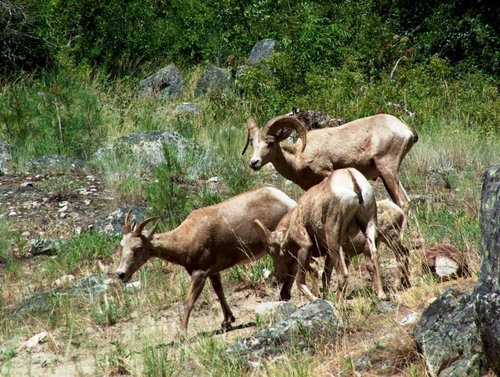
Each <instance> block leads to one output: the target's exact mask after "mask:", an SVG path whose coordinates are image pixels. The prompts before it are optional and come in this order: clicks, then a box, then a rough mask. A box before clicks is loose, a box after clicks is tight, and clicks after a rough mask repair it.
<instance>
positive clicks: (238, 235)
mask: <svg viewBox="0 0 500 377" xmlns="http://www.w3.org/2000/svg"><path fill="white" fill-rule="evenodd" d="M295 205H296V202H295V201H294V200H293V199H291V198H290V197H288V196H287V195H286V194H285V193H283V192H282V191H280V190H278V189H275V188H272V187H263V188H260V189H257V190H253V191H249V192H246V193H242V194H240V195H237V196H235V197H233V198H230V199H228V200H226V201H224V202H222V203H219V204H216V205H212V206H209V207H205V208H200V209H196V210H194V211H192V212H191V214H190V215H189V216H188V217H187V218H186V219H185V220H184V221H183V222H182V223H181V224H180V225H179V226H178V227H177V228H176V229H174V230H172V231H170V232H166V233H161V234H155V232H156V226H154V227H153V228H152V229H151V230H150V231H149V232H144V234H143V230H144V227H145V226H146V224H148V223H149V222H151V221H153V220H156V219H157V217H151V218H148V219H146V220H144V221H143V222H141V223H140V224H138V225H137V226H135V227H133V229H132V227H131V226H130V224H129V216H130V213H129V214H128V215H127V218H126V220H125V226H124V235H123V238H122V240H121V242H120V244H119V246H118V248H119V249H121V255H122V257H121V261H120V265H119V267H118V269H117V270H116V275H117V276H118V277H119V278H120V279H121V280H122V281H123V282H127V281H128V280H129V279H130V278H131V276H132V275H133V274H134V272H135V271H137V270H138V269H139V268H140V267H141V266H142V265H143V264H144V263H146V261H147V260H148V259H149V258H151V257H157V258H163V259H165V260H167V261H169V262H171V263H175V264H178V265H181V266H183V267H184V268H185V269H186V270H187V272H188V273H189V275H190V276H191V292H190V293H189V296H188V298H187V300H186V302H185V304H184V314H183V317H182V329H183V330H184V331H186V330H187V327H188V321H189V315H190V313H191V310H192V308H193V305H194V303H195V302H196V300H197V299H198V297H199V295H200V293H201V291H202V290H203V286H204V285H205V281H206V279H207V278H209V279H210V282H211V283H212V287H213V289H214V291H215V293H216V295H217V297H218V299H219V301H220V305H221V307H222V312H223V314H224V321H223V322H222V327H223V328H224V329H229V328H230V327H231V323H232V322H234V320H235V319H234V316H233V313H232V312H231V310H230V309H229V306H228V304H227V302H226V298H225V296H224V291H223V289H222V285H221V277H220V271H222V270H225V269H227V268H229V267H232V266H234V265H237V264H241V263H246V262H251V261H254V260H255V259H257V258H260V257H262V256H264V255H265V254H266V251H267V250H266V246H265V244H264V242H263V241H262V238H261V237H260V235H259V233H258V231H257V230H256V229H255V227H254V226H253V221H254V220H255V219H259V220H260V221H262V223H263V224H265V226H266V227H268V228H269V229H274V228H275V227H276V225H277V224H278V222H279V221H280V219H281V218H282V217H283V216H284V215H285V214H286V213H288V212H289V211H290V210H292V209H293V208H294V207H295Z"/></svg>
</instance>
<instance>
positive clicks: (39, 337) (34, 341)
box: [17, 331, 49, 351]
mask: <svg viewBox="0 0 500 377" xmlns="http://www.w3.org/2000/svg"><path fill="white" fill-rule="evenodd" d="M48 335H49V334H48V333H47V332H46V331H42V332H41V333H39V334H36V335H35V336H33V337H31V338H30V339H29V340H27V341H26V342H24V343H22V344H21V345H20V346H19V347H18V348H17V350H18V351H22V350H23V349H26V350H28V351H29V350H31V349H32V348H33V347H35V346H36V345H38V344H40V343H43V342H45V341H46V338H47V336H48Z"/></svg>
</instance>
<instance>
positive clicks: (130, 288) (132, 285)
mask: <svg viewBox="0 0 500 377" xmlns="http://www.w3.org/2000/svg"><path fill="white" fill-rule="evenodd" d="M140 288H141V281H140V280H137V281H134V282H132V283H128V284H125V287H124V288H123V289H124V290H126V291H127V292H131V291H134V290H136V289H140Z"/></svg>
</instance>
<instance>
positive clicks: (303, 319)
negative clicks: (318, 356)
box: [228, 300, 343, 365]
mask: <svg viewBox="0 0 500 377" xmlns="http://www.w3.org/2000/svg"><path fill="white" fill-rule="evenodd" d="M342 329H343V323H342V319H341V317H340V314H339V312H338V311H337V309H336V308H335V306H334V305H333V304H332V303H330V302H328V301H325V300H316V301H313V302H310V303H307V304H305V305H303V306H301V307H300V308H299V309H298V310H297V311H295V312H294V313H292V314H291V315H290V316H289V318H287V319H284V320H282V321H280V322H278V323H276V324H275V325H273V326H270V327H267V328H264V329H262V330H260V331H258V332H257V333H256V334H254V335H253V336H251V337H249V338H246V339H243V340H240V341H238V342H236V343H233V344H231V345H230V346H229V348H228V353H229V354H231V355H234V356H236V357H241V358H243V359H246V360H247V361H248V362H249V363H251V364H253V365H255V363H259V361H260V359H261V358H262V357H269V356H275V355H277V354H279V353H282V352H283V351H284V350H286V349H287V347H288V346H289V345H290V344H292V343H293V346H294V347H295V348H300V349H307V348H311V347H314V346H316V345H318V343H319V342H320V341H321V339H323V340H326V339H331V338H333V337H335V336H337V335H339V334H340V333H341V331H342Z"/></svg>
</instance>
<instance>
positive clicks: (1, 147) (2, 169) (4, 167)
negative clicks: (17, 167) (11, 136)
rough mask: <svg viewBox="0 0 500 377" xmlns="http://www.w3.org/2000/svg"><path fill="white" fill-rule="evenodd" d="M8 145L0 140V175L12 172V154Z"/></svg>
mask: <svg viewBox="0 0 500 377" xmlns="http://www.w3.org/2000/svg"><path fill="white" fill-rule="evenodd" d="M10 151H11V148H10V145H9V144H7V143H5V142H3V141H2V140H0V176H2V175H4V174H10V173H12V155H11V154H10Z"/></svg>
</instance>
